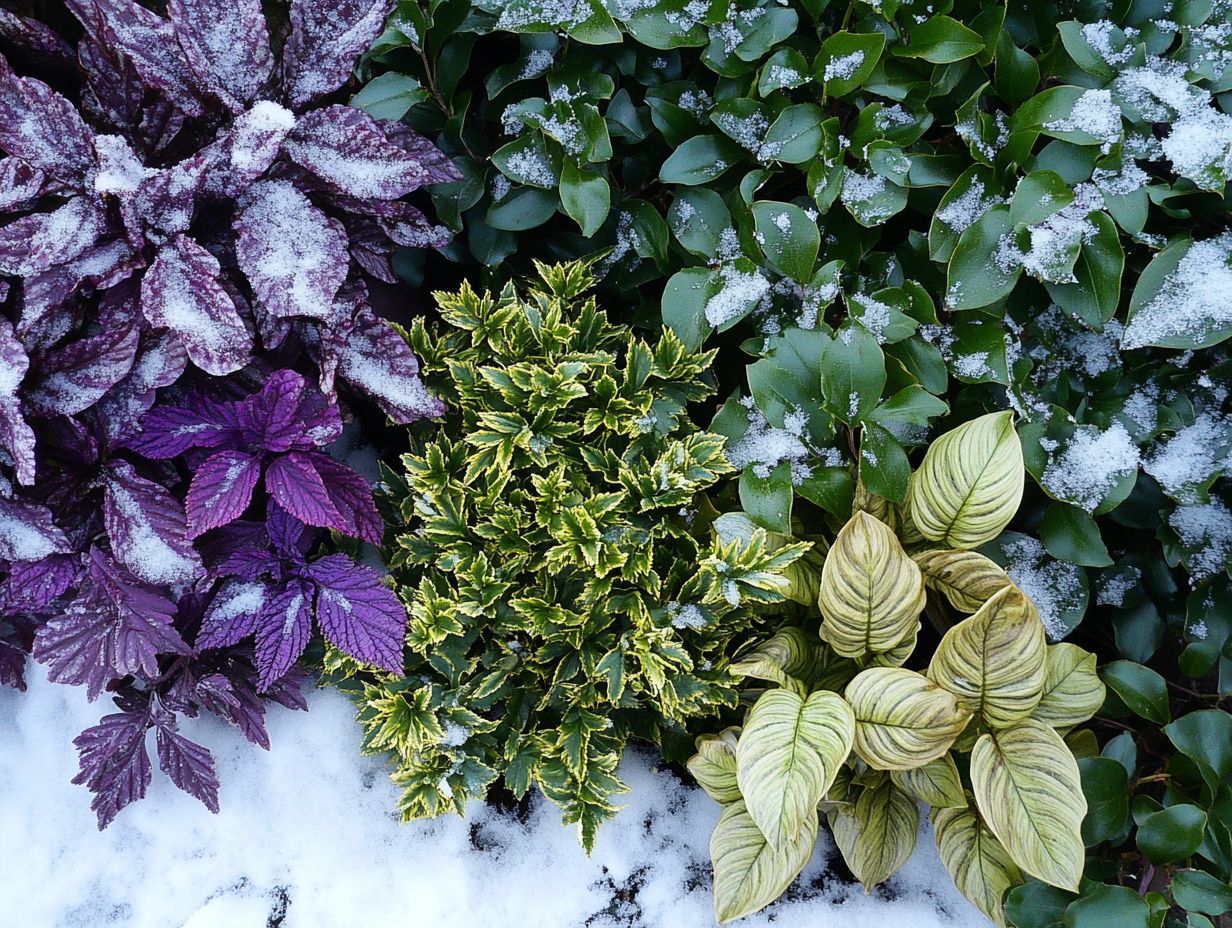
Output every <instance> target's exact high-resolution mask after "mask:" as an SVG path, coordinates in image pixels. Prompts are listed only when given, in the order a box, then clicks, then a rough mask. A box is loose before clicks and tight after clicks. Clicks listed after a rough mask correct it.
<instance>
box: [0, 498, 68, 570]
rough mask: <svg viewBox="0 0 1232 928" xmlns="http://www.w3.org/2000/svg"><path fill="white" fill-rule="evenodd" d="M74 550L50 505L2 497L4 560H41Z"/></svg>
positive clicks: (0, 525) (0, 523) (1, 555)
mask: <svg viewBox="0 0 1232 928" xmlns="http://www.w3.org/2000/svg"><path fill="white" fill-rule="evenodd" d="M72 550H73V549H72V546H71V545H69V542H68V539H67V538H66V537H65V535H64V532H62V531H61V530H60V528H59V527H58V526H57V525H56V524H55V522H53V521H52V518H51V511H50V510H49V509H48V508H47V507H46V506H40V505H38V504H37V503H20V502H17V501H16V500H11V499H3V498H0V560H3V561H40V560H42V559H43V558H45V557H48V556H50V555H52V554H67V553H68V552H70V551H72Z"/></svg>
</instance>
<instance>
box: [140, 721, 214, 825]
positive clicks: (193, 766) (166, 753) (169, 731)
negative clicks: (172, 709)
mask: <svg viewBox="0 0 1232 928" xmlns="http://www.w3.org/2000/svg"><path fill="white" fill-rule="evenodd" d="M154 740H155V743H156V745H157V749H158V766H159V767H161V768H162V770H163V773H165V774H167V776H168V777H170V778H171V782H172V783H174V784H175V785H176V786H178V787H179V788H180V789H182V790H183V791H184V792H186V793H188V795H190V796H192V797H194V798H195V799H199V800H201V802H202V804H203V805H204V806H205V807H206V808H207V809H209V810H210V811H211V812H214V813H217V812H218V774H217V773H215V771H214V757H213V755H211V754H210V752H209V751H207V750H206V749H205V748H203V747H202V746H201V745H199V744H197V743H196V742H195V741H189V740H188V739H187V738H185V737H184V736H183V735H181V734H180V733H179V732H178V731H176V729H175V723H174V721H170V722H159V723H158V725H157V728H156V730H155V732H154Z"/></svg>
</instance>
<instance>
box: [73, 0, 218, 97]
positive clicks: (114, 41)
mask: <svg viewBox="0 0 1232 928" xmlns="http://www.w3.org/2000/svg"><path fill="white" fill-rule="evenodd" d="M84 5H85V4H84V3H81V2H80V0H79V2H77V3H73V4H70V9H72V10H73V13H74V14H75V15H77V17H78V19H81V22H82V25H83V26H85V27H86V28H87V29H89V28H90V27H91V26H92V23H91V22H89V21H87V18H83V17H82V16H81V14H80V13H79V12H78V9H79V7H81V6H84ZM89 5H90V6H92V7H93V8H94V11H95V13H96V15H97V16H99V17H101V19H102V21H103V23H104V27H105V30H106V37H105V41H106V42H107V44H109V45H110V46H111V47H112V48H115V49H117V50H119V51H121V52H123V54H124V57H125V58H127V59H128V61H129V62H131V63H132V66H133V68H134V69H135V70H136V71H137V73H138V74H140V75H141V79H142V80H143V81H145V82H146V83H147V84H149V85H150V86H152V87H157V88H158V89H159V90H161V91H162V92H163V93H164V94H166V95H167V98H168V99H169V100H171V101H172V102H173V103H174V104H175V105H176V106H177V107H179V108H180V109H181V110H183V111H184V112H185V113H187V114H188V115H190V116H200V115H202V114H203V113H204V112H205V109H204V108H203V107H202V105H201V101H200V100H198V99H197V97H196V95H195V94H194V93H193V91H192V72H191V71H190V70H189V68H188V62H187V61H186V60H185V59H184V54H183V52H181V51H180V46H179V44H178V43H177V42H176V40H175V31H174V30H173V29H172V28H171V23H169V22H167V20H165V19H163V18H162V17H161V16H159V15H157V14H155V13H152V12H150V11H149V10H147V9H146V8H145V7H143V6H141V5H140V4H138V3H135V2H133V0H89ZM98 38H100V39H103V37H102V36H99V37H98Z"/></svg>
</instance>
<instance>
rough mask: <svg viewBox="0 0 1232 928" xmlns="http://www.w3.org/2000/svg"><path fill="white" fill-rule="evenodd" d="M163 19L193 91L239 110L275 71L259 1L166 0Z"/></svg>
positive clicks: (231, 108) (234, 111) (254, 95)
mask: <svg viewBox="0 0 1232 928" xmlns="http://www.w3.org/2000/svg"><path fill="white" fill-rule="evenodd" d="M167 15H168V16H169V17H170V18H171V25H172V27H173V28H174V30H175V37H176V38H177V39H178V40H179V43H180V48H182V49H183V50H184V58H185V60H186V61H187V63H188V67H189V70H191V71H192V73H193V76H194V77H195V78H196V79H197V84H198V86H200V87H201V88H202V89H203V90H205V91H206V92H208V93H212V94H214V95H215V96H216V97H218V98H219V99H220V100H222V102H223V103H224V104H226V106H227V108H228V109H230V110H231V112H233V113H238V112H240V111H242V110H243V109H244V108H245V107H246V106H247V105H248V104H249V103H251V102H252V101H253V100H254V99H255V98H256V96H257V93H258V92H259V91H260V90H261V87H262V86H263V85H264V84H265V82H266V80H267V79H268V78H269V76H270V72H271V71H272V70H273V67H274V55H273V53H272V52H271V51H270V42H269V30H268V29H267V27H266V25H265V15H264V14H263V13H262V12H261V3H260V0H170V2H169V3H168V4H167Z"/></svg>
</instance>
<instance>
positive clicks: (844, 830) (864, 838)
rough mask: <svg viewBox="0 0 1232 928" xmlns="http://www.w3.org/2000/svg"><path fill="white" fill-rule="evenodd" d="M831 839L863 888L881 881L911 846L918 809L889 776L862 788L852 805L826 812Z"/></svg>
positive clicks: (869, 887)
mask: <svg viewBox="0 0 1232 928" xmlns="http://www.w3.org/2000/svg"><path fill="white" fill-rule="evenodd" d="M829 820H830V830H831V831H832V832H833V833H834V843H835V844H837V845H838V849H839V850H840V851H841V852H842V854H843V860H845V861H846V862H847V866H848V867H850V868H851V872H852V873H854V874H855V875H856V879H858V880H859V881H860V882H861V883H862V884H864V888H865V889H866V890H868V889H872V888H873V887H874V886H876V885H877V884H878V883H883V882H885V881H886V880H888V879H889V878H890V877H891V876H893V875H894V874H895V873H896V872H897V871H898V868H899V867H901V866H902V865H903V864H905V863H906V862H907V858H908V857H910V856H911V852H912V851H914V850H915V836H916V832H917V831H918V830H919V827H920V810H919V808H918V807H917V806H916V804H915V800H914V799H912V798H911V797H910V796H908V795H907V794H906V793H904V792H903V791H902V790H900V789H898V788H897V787H896V786H895V785H894V784H893V783H891V782H890V781H889V780H884V781H882V782H881V783H880V784H878V785H877V786H874V787H871V788H869V789H866V790H864V792H862V793H861V794H860V798H859V799H858V800H857V801H856V804H855V806H854V807H853V808H849V809H845V810H835V811H834V812H831V813H830V819H829Z"/></svg>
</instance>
